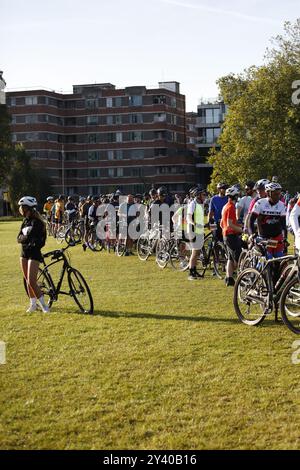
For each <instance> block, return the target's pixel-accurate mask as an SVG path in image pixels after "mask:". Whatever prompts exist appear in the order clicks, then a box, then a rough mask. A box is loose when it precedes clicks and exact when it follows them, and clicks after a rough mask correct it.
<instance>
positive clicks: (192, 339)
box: [0, 222, 300, 449]
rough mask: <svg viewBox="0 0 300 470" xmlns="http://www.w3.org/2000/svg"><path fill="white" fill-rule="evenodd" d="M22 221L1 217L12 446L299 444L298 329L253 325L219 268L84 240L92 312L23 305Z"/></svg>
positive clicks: (65, 304)
mask: <svg viewBox="0 0 300 470" xmlns="http://www.w3.org/2000/svg"><path fill="white" fill-rule="evenodd" d="M19 225H20V223H19V222H7V223H6V222H1V223H0V247H1V263H0V280H1V298H0V302H1V310H0V312H1V313H0V340H2V341H5V342H6V344H7V364H6V365H0V381H1V382H0V386H1V394H0V401H1V405H0V448H1V449H284V448H287V449H299V448H300V441H299V428H300V413H299V411H300V407H299V405H300V393H299V391H300V389H299V371H300V365H298V366H297V365H292V363H291V354H292V352H293V349H292V343H293V341H294V340H295V339H298V338H297V337H296V336H294V335H293V334H292V333H291V332H290V331H289V330H287V329H286V328H285V327H284V326H283V325H277V324H275V323H274V317H273V316H272V317H271V318H269V319H268V320H266V321H265V322H264V323H263V325H262V326H261V327H258V328H255V327H247V326H245V325H242V324H240V323H239V322H238V321H237V318H236V315H235V313H234V310H233V306H232V288H226V287H225V286H224V285H223V283H222V282H221V281H219V280H217V279H214V278H213V277H211V275H210V274H208V275H207V276H206V278H205V279H204V280H200V281H199V282H195V283H193V282H189V281H187V274H186V273H176V272H174V271H173V270H171V269H169V268H167V269H165V270H164V271H160V270H159V269H158V268H157V267H156V265H155V262H154V261H153V260H149V261H147V262H146V263H142V262H140V261H139V260H138V259H137V257H129V258H117V257H116V256H114V255H112V254H111V255H108V254H106V253H100V254H99V253H92V252H87V253H85V254H84V253H83V252H82V250H81V248H80V247H75V248H73V249H71V250H70V252H71V259H72V265H74V267H77V268H78V269H79V270H80V271H81V272H82V273H83V275H84V276H85V278H86V279H87V281H88V283H89V285H90V287H91V290H92V293H93V297H94V303H95V310H96V311H95V315H93V316H86V315H83V314H80V313H78V310H77V307H76V305H75V303H73V302H72V299H71V298H67V297H66V298H62V299H61V298H60V299H59V301H58V302H57V303H56V304H54V306H53V308H52V312H51V313H50V314H42V313H34V314H31V315H29V314H26V313H25V309H26V307H27V299H26V297H25V294H24V292H23V286H22V278H21V273H20V269H19V247H18V245H17V243H16V234H17V232H18V228H19ZM56 247H57V244H56V242H55V241H54V240H53V239H50V240H49V241H48V242H47V246H46V247H45V250H47V249H53V248H56Z"/></svg>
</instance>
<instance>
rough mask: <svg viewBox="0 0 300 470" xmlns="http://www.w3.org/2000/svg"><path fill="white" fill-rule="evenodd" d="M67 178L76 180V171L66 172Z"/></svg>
mask: <svg viewBox="0 0 300 470" xmlns="http://www.w3.org/2000/svg"><path fill="white" fill-rule="evenodd" d="M66 177H67V178H77V170H66Z"/></svg>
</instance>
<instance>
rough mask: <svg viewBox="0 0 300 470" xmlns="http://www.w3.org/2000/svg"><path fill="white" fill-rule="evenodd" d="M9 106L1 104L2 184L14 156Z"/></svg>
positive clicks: (0, 181)
mask: <svg viewBox="0 0 300 470" xmlns="http://www.w3.org/2000/svg"><path fill="white" fill-rule="evenodd" d="M9 126H10V116H9V114H8V112H7V107H6V106H5V105H4V104H0V186H3V185H5V183H6V180H7V176H8V172H9V168H10V165H11V161H12V158H13V152H12V146H11V134H10V127H9Z"/></svg>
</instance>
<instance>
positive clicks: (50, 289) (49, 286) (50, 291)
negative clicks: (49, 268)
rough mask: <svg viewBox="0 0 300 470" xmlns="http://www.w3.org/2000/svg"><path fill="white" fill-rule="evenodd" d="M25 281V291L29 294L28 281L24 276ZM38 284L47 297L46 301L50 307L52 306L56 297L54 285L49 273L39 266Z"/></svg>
mask: <svg viewBox="0 0 300 470" xmlns="http://www.w3.org/2000/svg"><path fill="white" fill-rule="evenodd" d="M23 283H24V289H25V292H26V294H27V295H28V289H27V282H26V281H25V278H23ZM37 284H38V286H39V288H40V289H41V291H42V295H43V296H44V298H45V303H46V304H47V305H48V307H51V305H52V304H53V301H54V299H55V294H54V285H53V282H52V279H51V278H50V276H49V274H47V273H45V271H43V270H42V269H41V268H39V270H38V275H37ZM28 297H29V295H28Z"/></svg>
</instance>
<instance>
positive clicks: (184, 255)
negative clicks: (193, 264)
mask: <svg viewBox="0 0 300 470" xmlns="http://www.w3.org/2000/svg"><path fill="white" fill-rule="evenodd" d="M170 261H171V266H172V268H173V269H175V271H186V270H187V269H188V267H189V261H190V250H189V249H188V247H187V244H186V242H184V241H180V242H178V243H176V244H175V245H174V246H173V247H172V248H171V251H170Z"/></svg>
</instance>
